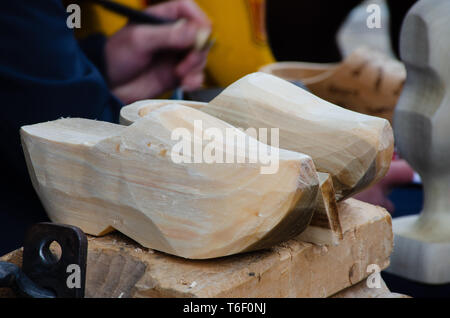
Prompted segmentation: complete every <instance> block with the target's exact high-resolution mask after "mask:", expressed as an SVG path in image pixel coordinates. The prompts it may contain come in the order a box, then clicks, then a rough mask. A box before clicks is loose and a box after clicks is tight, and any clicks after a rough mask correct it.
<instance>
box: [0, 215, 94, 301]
mask: <svg viewBox="0 0 450 318" xmlns="http://www.w3.org/2000/svg"><path fill="white" fill-rule="evenodd" d="M54 241H55V242H57V243H58V244H59V245H60V246H61V257H60V258H59V259H58V258H56V257H55V255H54V254H53V253H52V251H51V250H50V244H51V243H52V242H54ZM86 261H87V238H86V235H85V234H84V233H83V231H81V230H80V229H79V228H77V227H75V226H70V225H64V224H55V223H38V224H35V225H33V226H32V227H31V229H30V230H29V231H28V232H27V235H26V236H25V242H24V250H23V263H22V270H21V269H19V267H18V266H16V265H14V264H10V263H5V262H0V287H11V288H13V289H14V290H15V291H16V293H17V294H18V295H19V296H23V297H33V298H55V297H58V298H60V297H62V298H82V297H84V291H85V284H86ZM72 270H73V271H74V272H73V273H72V272H71V271H72ZM71 275H76V276H77V277H76V280H77V283H78V285H77V286H73V284H69V279H70V276H71Z"/></svg>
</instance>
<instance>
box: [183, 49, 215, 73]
mask: <svg viewBox="0 0 450 318" xmlns="http://www.w3.org/2000/svg"><path fill="white" fill-rule="evenodd" d="M207 57H208V52H207V51H192V52H190V53H189V54H188V55H187V56H186V57H185V58H184V59H183V60H182V61H181V62H180V63H179V64H178V65H177V68H176V74H177V76H178V77H180V78H183V77H185V76H186V75H187V74H189V73H193V72H194V73H197V72H201V71H202V70H203V69H204V68H205V66H206V61H207Z"/></svg>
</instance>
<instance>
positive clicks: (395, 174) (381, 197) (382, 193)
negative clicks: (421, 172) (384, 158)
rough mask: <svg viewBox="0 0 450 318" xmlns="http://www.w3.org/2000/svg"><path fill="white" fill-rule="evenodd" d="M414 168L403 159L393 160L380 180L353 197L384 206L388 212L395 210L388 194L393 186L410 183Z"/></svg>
mask: <svg viewBox="0 0 450 318" xmlns="http://www.w3.org/2000/svg"><path fill="white" fill-rule="evenodd" d="M413 176H414V170H413V169H412V168H411V167H410V166H409V165H408V163H407V162H406V161H405V160H394V161H392V163H391V166H390V168H389V171H388V173H387V174H386V176H384V178H383V179H381V181H380V182H378V183H377V184H375V185H373V186H372V187H370V188H368V189H367V190H364V191H362V192H360V193H358V194H356V195H354V196H353V197H354V198H355V199H358V200H361V201H364V202H368V203H371V204H375V205H379V206H382V207H384V208H385V209H386V210H388V211H389V212H391V213H393V212H394V211H395V206H394V204H393V203H392V202H391V200H389V198H388V195H389V193H390V192H391V190H392V188H393V187H394V186H398V185H402V184H408V183H411V182H412V180H413Z"/></svg>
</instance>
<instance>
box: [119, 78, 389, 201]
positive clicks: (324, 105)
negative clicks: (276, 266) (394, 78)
mask: <svg viewBox="0 0 450 318" xmlns="http://www.w3.org/2000/svg"><path fill="white" fill-rule="evenodd" d="M183 103H184V104H186V105H188V104H187V103H186V102H183ZM162 105H164V102H163V101H156V102H151V101H142V102H138V103H135V104H132V105H130V106H126V107H124V108H123V109H122V113H121V117H122V119H121V122H122V123H125V124H126V123H129V122H134V121H136V120H137V119H138V118H139V117H142V116H145V115H146V114H148V113H149V112H151V111H152V110H153V109H158V108H159V107H161V106H162ZM191 105H193V107H195V108H196V109H198V110H201V111H202V112H205V113H208V114H210V115H213V116H215V117H217V118H220V119H222V120H224V121H226V122H228V123H230V124H231V125H233V126H235V127H238V128H243V129H248V128H254V129H259V128H266V129H270V128H278V129H279V147H280V148H284V149H288V150H292V151H296V152H300V153H305V154H307V155H309V156H311V157H312V159H313V161H314V164H315V166H316V168H317V170H318V171H320V172H325V173H329V174H330V175H331V176H332V179H333V186H334V190H335V192H336V199H337V200H342V199H344V198H347V197H350V196H352V195H353V194H355V193H358V192H359V191H362V190H363V189H365V188H367V187H369V186H371V185H372V184H374V183H376V182H377V181H378V180H380V179H381V178H382V177H383V176H384V175H385V174H386V172H387V170H388V169H389V165H390V162H391V158H392V153H393V148H394V146H393V133H392V128H391V126H390V124H389V122H388V121H387V120H384V119H381V118H376V117H372V116H367V115H363V114H359V113H356V112H353V111H349V110H346V109H344V108H341V107H338V106H336V105H333V104H331V103H328V102H326V101H324V100H322V99H320V98H318V97H316V96H314V95H313V94H310V93H308V92H306V91H305V90H303V89H301V88H299V87H297V86H295V85H293V84H290V83H289V82H287V81H285V80H282V79H280V78H278V77H275V76H272V75H268V74H264V73H253V74H250V75H247V76H245V77H244V78H242V79H240V80H238V81H237V82H235V83H234V84H232V85H230V86H229V87H228V88H226V89H225V90H224V91H223V92H222V93H221V94H219V96H217V97H216V98H215V99H214V100H212V101H211V102H210V103H209V104H204V103H193V104H190V105H188V106H191ZM267 142H268V143H270V142H271V140H270V138H269V139H268V140H267Z"/></svg>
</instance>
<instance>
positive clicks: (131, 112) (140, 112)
mask: <svg viewBox="0 0 450 318" xmlns="http://www.w3.org/2000/svg"><path fill="white" fill-rule="evenodd" d="M170 104H179V105H183V106H188V107H192V108H195V109H198V110H200V109H201V108H202V107H205V106H206V105H208V104H207V103H202V102H193V101H187V100H173V99H146V100H141V101H138V102H135V103H133V104H130V105H127V106H125V107H122V109H121V110H120V118H119V122H120V124H121V125H125V126H129V125H131V124H132V123H134V122H135V121H137V120H138V119H141V118H143V117H145V116H146V115H148V114H149V113H150V112H152V111H154V110H156V109H158V108H161V107H164V106H166V105H170Z"/></svg>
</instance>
